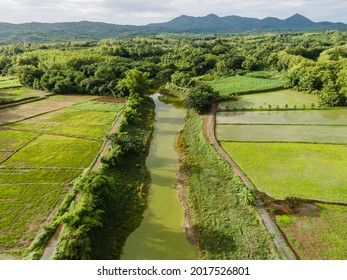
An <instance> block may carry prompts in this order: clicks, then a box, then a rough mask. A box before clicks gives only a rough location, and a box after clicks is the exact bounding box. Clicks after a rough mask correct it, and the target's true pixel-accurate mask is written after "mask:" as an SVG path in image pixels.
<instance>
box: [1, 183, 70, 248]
mask: <svg viewBox="0 0 347 280" xmlns="http://www.w3.org/2000/svg"><path fill="white" fill-rule="evenodd" d="M66 193H67V188H63V187H61V186H42V185H36V186H35V185H23V186H0V197H1V203H0V213H1V217H0V254H1V253H3V252H7V253H11V251H17V250H18V251H20V250H21V249H23V248H25V247H27V246H28V245H29V244H30V243H31V241H32V240H33V239H34V238H35V236H36V235H37V232H38V231H39V230H40V227H41V225H42V224H44V222H45V220H46V219H47V217H48V216H49V214H50V213H51V212H52V211H53V209H54V208H55V207H56V206H57V205H58V204H59V203H60V202H61V201H62V199H63V197H64V195H65V194H66Z"/></svg>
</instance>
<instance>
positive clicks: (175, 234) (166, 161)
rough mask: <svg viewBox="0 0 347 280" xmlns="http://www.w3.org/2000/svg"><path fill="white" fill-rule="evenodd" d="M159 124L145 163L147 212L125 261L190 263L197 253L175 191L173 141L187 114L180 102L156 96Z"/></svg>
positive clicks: (132, 237) (130, 240)
mask: <svg viewBox="0 0 347 280" xmlns="http://www.w3.org/2000/svg"><path fill="white" fill-rule="evenodd" d="M152 98H153V99H154V102H155V105H156V110H155V112H156V122H155V127H154V133H153V139H152V143H151V147H150V152H149V155H148V157H147V160H146V165H147V168H148V170H149V172H150V174H151V186H150V189H149V195H148V208H147V209H146V211H145V212H144V219H143V221H142V223H141V225H140V227H139V228H137V229H136V230H135V231H134V232H133V233H132V234H131V235H130V236H129V238H128V240H127V241H126V244H125V246H124V248H123V252H124V253H123V255H122V259H125V260H137V259H138V260H144V259H152V260H165V259H169V260H174V259H176V260H186V259H188V260H190V259H197V258H198V252H197V249H196V247H195V246H193V245H191V244H190V243H189V242H188V241H187V239H186V236H185V232H184V230H183V226H182V222H183V219H184V214H183V207H182V205H181V204H180V202H179V199H178V192H177V189H176V188H175V184H176V179H177V172H178V155H177V152H176V151H175V149H174V141H175V138H176V135H177V133H178V131H179V130H180V129H181V128H182V126H183V122H184V114H185V111H184V110H183V109H181V108H180V106H179V104H177V103H176V102H177V100H175V99H177V98H173V97H171V96H163V95H159V94H155V95H153V96H152Z"/></svg>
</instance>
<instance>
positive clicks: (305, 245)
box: [276, 204, 347, 260]
mask: <svg viewBox="0 0 347 280" xmlns="http://www.w3.org/2000/svg"><path fill="white" fill-rule="evenodd" d="M309 210H311V211H309V212H308V213H300V215H298V214H295V215H280V216H277V217H276V222H277V223H278V225H279V226H280V227H281V229H282V230H283V232H284V233H285V234H286V236H287V238H288V240H289V241H290V243H291V244H292V245H293V247H294V248H295V250H296V252H297V253H298V254H299V255H300V257H301V258H302V259H311V260H317V259H327V260H346V259H347V243H346V236H347V227H346V220H347V210H346V206H336V205H326V204H317V207H316V209H313V211H312V209H309ZM310 212H311V213H310Z"/></svg>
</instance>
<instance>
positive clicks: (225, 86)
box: [209, 76, 284, 98]
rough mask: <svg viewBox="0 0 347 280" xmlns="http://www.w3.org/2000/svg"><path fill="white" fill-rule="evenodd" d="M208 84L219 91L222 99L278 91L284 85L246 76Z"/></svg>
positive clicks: (218, 80)
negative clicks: (243, 94) (244, 94)
mask: <svg viewBox="0 0 347 280" xmlns="http://www.w3.org/2000/svg"><path fill="white" fill-rule="evenodd" d="M209 84H210V86H211V87H212V88H214V89H215V90H217V91H219V93H220V95H221V96H222V97H224V98H226V97H231V96H233V95H238V94H242V93H251V92H260V91H266V90H273V89H279V88H282V87H283V85H284V83H283V82H282V81H279V80H269V79H260V78H252V77H246V76H233V77H226V78H219V79H216V80H214V81H212V82H210V83H209Z"/></svg>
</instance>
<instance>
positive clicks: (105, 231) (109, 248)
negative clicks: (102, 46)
mask: <svg viewBox="0 0 347 280" xmlns="http://www.w3.org/2000/svg"><path fill="white" fill-rule="evenodd" d="M133 101H134V100H132V101H129V100H128V102H127V105H126V109H125V110H123V122H122V124H121V126H120V128H119V130H118V131H117V133H116V134H114V135H112V136H111V137H110V139H111V141H112V148H111V150H110V151H109V152H108V154H107V155H106V156H105V157H104V158H103V160H102V162H103V165H102V168H101V169H99V170H97V171H96V172H92V171H90V172H88V173H87V174H85V176H84V177H83V179H81V180H80V182H79V183H78V184H76V186H75V191H76V192H78V196H77V199H76V201H74V202H72V203H71V205H70V209H69V211H68V213H66V214H65V215H64V216H63V218H62V221H63V224H64V230H63V232H62V235H61V236H60V241H59V244H58V248H57V250H56V252H55V255H54V258H55V259H119V257H120V253H121V249H122V247H123V246H124V243H125V241H126V239H127V237H128V236H129V234H130V233H131V232H132V231H134V230H135V229H136V228H137V227H138V226H139V224H140V223H141V220H142V213H143V211H144V209H145V206H146V196H147V191H148V185H149V181H150V175H149V172H148V170H147V168H146V165H145V160H146V157H147V154H148V146H149V143H150V138H151V134H152V131H153V121H154V114H153V112H154V104H153V101H152V100H151V99H150V98H146V99H145V100H144V101H142V102H141V103H140V104H137V105H136V106H134V102H133ZM131 102H133V103H132V104H131ZM135 103H136V102H135ZM133 110H135V111H137V112H138V113H139V114H136V113H135V115H137V117H135V118H133V116H134V114H133V113H134V111H133Z"/></svg>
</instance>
